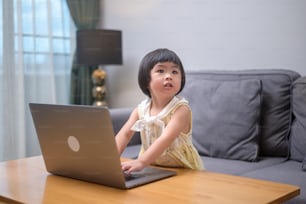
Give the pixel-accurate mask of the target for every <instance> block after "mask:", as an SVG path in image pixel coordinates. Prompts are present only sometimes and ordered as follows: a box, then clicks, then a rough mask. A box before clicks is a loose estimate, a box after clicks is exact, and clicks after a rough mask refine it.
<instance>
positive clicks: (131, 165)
mask: <svg viewBox="0 0 306 204" xmlns="http://www.w3.org/2000/svg"><path fill="white" fill-rule="evenodd" d="M121 166H122V171H124V172H125V173H127V174H130V173H131V172H133V171H141V170H142V169H143V168H144V167H145V166H146V165H145V164H144V163H143V162H142V161H140V160H139V159H137V160H131V161H126V162H122V163H121Z"/></svg>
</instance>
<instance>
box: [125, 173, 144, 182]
mask: <svg viewBox="0 0 306 204" xmlns="http://www.w3.org/2000/svg"><path fill="white" fill-rule="evenodd" d="M123 175H124V178H125V180H126V181H130V180H133V179H137V178H141V177H144V176H145V174H144V173H139V172H138V173H130V174H128V173H126V172H123Z"/></svg>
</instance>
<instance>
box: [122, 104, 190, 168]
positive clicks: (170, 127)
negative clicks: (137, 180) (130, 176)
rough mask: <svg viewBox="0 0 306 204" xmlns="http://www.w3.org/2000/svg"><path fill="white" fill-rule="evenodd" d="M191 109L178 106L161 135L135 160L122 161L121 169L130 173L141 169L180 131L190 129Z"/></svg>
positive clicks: (163, 149)
mask: <svg viewBox="0 0 306 204" xmlns="http://www.w3.org/2000/svg"><path fill="white" fill-rule="evenodd" d="M190 119H191V111H190V109H189V108H188V107H187V106H181V107H179V108H178V109H177V110H176V111H175V112H174V114H173V115H172V117H171V120H170V121H169V123H168V124H167V126H166V127H165V129H164V131H163V132H162V134H161V136H160V137H159V138H158V139H156V140H155V142H154V143H153V144H152V145H151V146H150V147H149V148H148V149H147V151H145V152H144V153H143V154H142V155H141V156H140V157H139V158H138V159H137V160H132V161H127V162H124V163H122V169H123V170H124V171H127V173H130V172H132V171H139V170H142V169H143V168H144V167H145V166H148V165H150V164H151V163H153V161H155V159H157V158H158V157H159V156H160V155H161V154H162V153H163V152H164V151H165V150H166V148H167V147H169V146H170V145H171V144H172V142H173V141H174V140H175V139H176V138H177V137H178V135H179V134H180V133H181V132H186V133H187V132H188V131H189V130H190V128H191V127H190Z"/></svg>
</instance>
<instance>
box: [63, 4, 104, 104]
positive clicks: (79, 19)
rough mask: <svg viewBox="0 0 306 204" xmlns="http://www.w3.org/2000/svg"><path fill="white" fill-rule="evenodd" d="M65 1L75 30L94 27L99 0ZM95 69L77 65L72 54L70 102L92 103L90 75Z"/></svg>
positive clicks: (98, 12) (96, 20)
mask: <svg viewBox="0 0 306 204" xmlns="http://www.w3.org/2000/svg"><path fill="white" fill-rule="evenodd" d="M66 1H67V4H68V7H69V11H70V15H71V18H72V19H73V21H74V24H75V26H76V28H77V30H82V29H95V28H96V26H97V24H98V22H99V18H100V0H90V1H88V0H66ZM95 69H96V67H88V66H81V65H78V64H77V58H76V54H74V58H73V65H72V70H71V84H70V87H71V88H70V103H71V104H82V105H91V104H92V103H93V98H92V88H93V85H92V81H91V75H92V72H93V71H94V70H95Z"/></svg>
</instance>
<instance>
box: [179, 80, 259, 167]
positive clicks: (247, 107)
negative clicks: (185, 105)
mask: <svg viewBox="0 0 306 204" xmlns="http://www.w3.org/2000/svg"><path fill="white" fill-rule="evenodd" d="M187 84H188V85H187V86H188V88H187V90H189V92H188V93H186V92H184V94H183V95H184V97H186V98H187V100H189V103H190V106H191V108H192V110H193V121H194V123H193V124H194V126H193V139H194V144H195V146H196V148H197V150H198V151H199V153H200V154H201V155H204V156H212V157H218V158H226V159H237V160H246V161H256V160H257V156H258V152H259V148H258V133H259V132H258V130H259V127H258V125H259V114H260V101H261V98H260V96H261V81H260V80H257V79H243V80H240V79H237V80H207V79H202V77H194V78H193V80H189V81H188V83H187ZM191 90H192V91H191Z"/></svg>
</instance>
